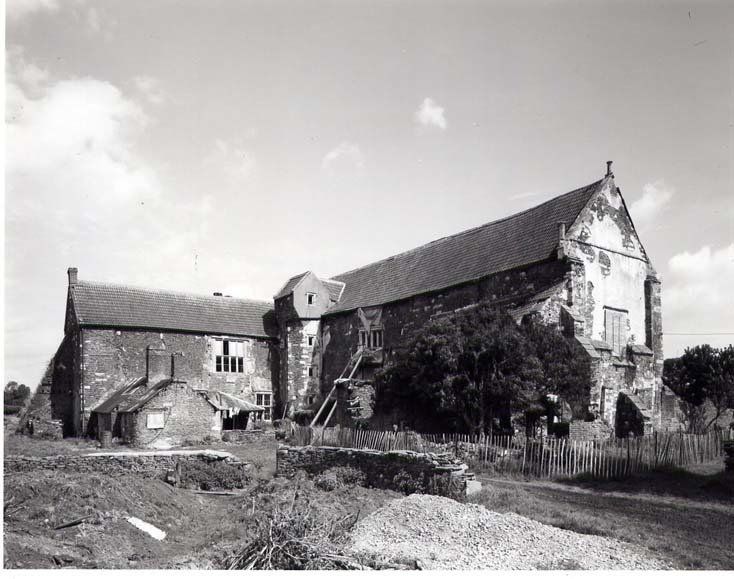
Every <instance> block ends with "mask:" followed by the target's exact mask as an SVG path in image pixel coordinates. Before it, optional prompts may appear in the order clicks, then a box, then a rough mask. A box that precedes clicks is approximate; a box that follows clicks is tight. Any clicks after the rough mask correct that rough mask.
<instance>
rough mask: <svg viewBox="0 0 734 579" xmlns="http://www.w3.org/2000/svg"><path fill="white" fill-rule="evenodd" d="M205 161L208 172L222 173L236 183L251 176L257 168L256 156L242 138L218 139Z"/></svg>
mask: <svg viewBox="0 0 734 579" xmlns="http://www.w3.org/2000/svg"><path fill="white" fill-rule="evenodd" d="M203 163H204V166H205V167H206V170H207V171H208V172H214V173H216V174H219V175H222V176H224V177H226V178H227V180H228V181H229V182H230V183H232V184H234V185H237V184H239V183H241V182H242V181H244V180H246V179H248V178H250V177H251V176H252V173H253V171H254V170H255V168H256V161H255V157H254V156H253V154H252V153H251V152H250V151H248V150H247V149H245V148H244V146H243V144H242V142H241V141H240V140H235V141H230V140H227V139H217V140H216V141H215V142H214V146H213V147H212V150H211V151H210V152H209V154H208V155H207V156H206V157H205V158H204V161H203Z"/></svg>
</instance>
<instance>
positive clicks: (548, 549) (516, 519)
mask: <svg viewBox="0 0 734 579" xmlns="http://www.w3.org/2000/svg"><path fill="white" fill-rule="evenodd" d="M349 549H350V551H351V552H352V553H353V554H354V555H356V556H357V557H360V558H362V559H363V560H366V561H372V562H373V563H375V564H376V566H378V567H379V566H380V565H384V566H394V565H396V564H397V565H408V566H413V567H414V568H419V569H524V570H528V569H664V568H666V567H665V565H664V563H662V562H661V561H658V560H655V559H651V558H650V557H647V556H644V555H642V554H641V553H640V552H639V551H635V550H634V548H633V547H632V546H631V545H627V544H625V543H622V542H620V541H617V540H613V539H608V538H605V537H598V536H592V535H581V534H579V533H574V532H572V531H566V530H563V529H559V528H557V527H552V526H549V525H544V524H542V523H539V522H536V521H533V520H531V519H528V518H526V517H522V516H520V515H517V514H514V513H506V514H500V513H495V512H492V511H489V510H487V509H485V508H484V507H483V506H480V505H475V504H462V503H459V502H456V501H454V500H451V499H447V498H444V497H438V496H431V495H417V494H415V495H410V496H408V497H406V498H403V499H398V500H395V501H392V502H390V503H389V504H388V505H386V506H384V507H382V508H381V509H379V510H377V511H375V512H373V513H372V514H371V515H369V516H367V517H366V518H364V519H362V520H361V521H359V522H358V523H357V525H356V526H355V527H354V529H353V530H352V532H351V537H350V542H349Z"/></svg>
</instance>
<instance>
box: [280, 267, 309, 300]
mask: <svg viewBox="0 0 734 579" xmlns="http://www.w3.org/2000/svg"><path fill="white" fill-rule="evenodd" d="M309 273H311V272H309V271H304V272H303V273H299V274H298V275H294V276H293V277H292V278H290V279H289V280H288V281H287V282H285V284H284V285H283V287H282V288H280V291H279V292H278V293H277V294H275V296H273V299H274V300H278V299H280V298H282V297H285V296H287V295H288V294H289V293H291V292H292V291H293V288H294V287H296V285H298V282H299V281H301V280H302V279H303V278H304V277H306V276H307V275H308V274H309Z"/></svg>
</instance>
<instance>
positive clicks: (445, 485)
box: [426, 473, 466, 502]
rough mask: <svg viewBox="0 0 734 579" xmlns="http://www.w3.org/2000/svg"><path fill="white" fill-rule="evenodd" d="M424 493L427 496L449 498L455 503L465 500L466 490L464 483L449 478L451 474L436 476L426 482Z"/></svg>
mask: <svg viewBox="0 0 734 579" xmlns="http://www.w3.org/2000/svg"><path fill="white" fill-rule="evenodd" d="M426 492H427V493H428V494H429V495H439V496H442V497H449V498H451V499H454V500H456V501H461V502H463V501H465V500H466V489H465V486H464V483H463V482H462V481H459V480H457V479H456V477H453V476H451V474H449V473H446V474H436V475H433V476H432V477H431V478H430V479H429V481H428V488H427V489H426Z"/></svg>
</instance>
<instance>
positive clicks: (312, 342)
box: [308, 336, 315, 346]
mask: <svg viewBox="0 0 734 579" xmlns="http://www.w3.org/2000/svg"><path fill="white" fill-rule="evenodd" d="M314 340H315V336H309V337H308V345H309V346H313V344H314Z"/></svg>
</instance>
